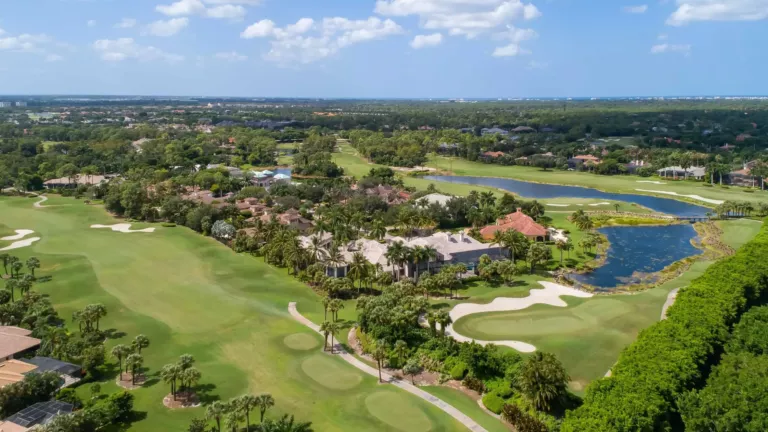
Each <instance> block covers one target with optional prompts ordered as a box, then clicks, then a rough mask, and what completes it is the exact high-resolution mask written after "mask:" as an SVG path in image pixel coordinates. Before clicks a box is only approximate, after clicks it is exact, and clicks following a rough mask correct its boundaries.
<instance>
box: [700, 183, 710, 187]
mask: <svg viewBox="0 0 768 432" xmlns="http://www.w3.org/2000/svg"><path fill="white" fill-rule="evenodd" d="M702 186H704V187H712V185H711V184H709V183H704V184H702Z"/></svg>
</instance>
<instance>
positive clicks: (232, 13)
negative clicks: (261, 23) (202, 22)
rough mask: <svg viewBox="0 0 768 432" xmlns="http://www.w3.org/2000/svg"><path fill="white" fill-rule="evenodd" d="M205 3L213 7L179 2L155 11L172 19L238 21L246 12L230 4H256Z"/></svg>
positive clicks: (194, 1)
mask: <svg viewBox="0 0 768 432" xmlns="http://www.w3.org/2000/svg"><path fill="white" fill-rule="evenodd" d="M206 3H211V4H214V5H215V6H213V7H210V8H209V7H207V6H206V5H205V3H203V2H202V0H179V1H177V2H175V3H171V4H169V5H158V6H157V7H155V10H157V11H158V12H160V13H162V14H164V15H168V16H172V17H178V16H189V15H200V16H204V17H208V18H219V19H232V20H239V19H242V18H243V17H244V16H245V14H246V10H245V8H244V7H243V6H241V5H239V4H232V3H242V4H256V3H255V2H249V1H239V2H238V1H227V2H224V1H218V0H216V1H210V0H208V1H206Z"/></svg>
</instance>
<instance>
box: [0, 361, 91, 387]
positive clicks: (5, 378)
mask: <svg viewBox="0 0 768 432" xmlns="http://www.w3.org/2000/svg"><path fill="white" fill-rule="evenodd" d="M44 372H54V373H56V374H58V375H59V376H60V377H61V379H62V381H61V387H68V386H70V385H72V384H74V383H76V382H78V381H80V379H81V378H82V376H83V369H82V368H81V367H80V366H78V365H76V364H72V363H67V362H63V361H59V360H56V359H52V358H49V357H33V358H32V359H29V360H26V359H25V360H15V359H11V360H6V361H4V362H0V388H2V387H5V386H7V385H10V384H14V383H17V382H19V381H22V380H23V379H24V376H26V375H28V374H30V373H44Z"/></svg>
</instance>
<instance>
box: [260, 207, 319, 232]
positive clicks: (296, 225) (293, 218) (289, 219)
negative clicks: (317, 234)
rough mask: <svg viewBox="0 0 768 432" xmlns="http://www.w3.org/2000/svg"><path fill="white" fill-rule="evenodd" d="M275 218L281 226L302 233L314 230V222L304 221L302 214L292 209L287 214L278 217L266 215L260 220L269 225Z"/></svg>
mask: <svg viewBox="0 0 768 432" xmlns="http://www.w3.org/2000/svg"><path fill="white" fill-rule="evenodd" d="M273 216H274V217H275V219H277V222H278V223H280V225H287V226H289V227H291V228H293V229H296V230H298V231H300V232H302V233H304V232H308V231H309V230H310V229H311V228H312V221H310V220H309V219H304V217H302V216H301V213H299V211H298V210H295V209H290V210H288V211H287V212H285V213H281V214H278V215H275V214H269V213H265V214H264V215H263V216H261V218H260V219H261V221H262V222H264V223H269V222H270V221H271V220H272V217H273Z"/></svg>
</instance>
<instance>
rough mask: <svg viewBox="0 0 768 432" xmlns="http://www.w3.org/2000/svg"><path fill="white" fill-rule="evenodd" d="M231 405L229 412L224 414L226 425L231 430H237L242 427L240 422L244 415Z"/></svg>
mask: <svg viewBox="0 0 768 432" xmlns="http://www.w3.org/2000/svg"><path fill="white" fill-rule="evenodd" d="M233 408H234V407H231V408H230V410H229V412H228V413H227V414H226V415H225V416H224V427H225V428H226V429H227V430H229V431H230V432H237V430H238V429H239V428H240V423H241V422H242V421H243V415H242V414H241V413H240V411H239V410H237V409H233Z"/></svg>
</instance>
